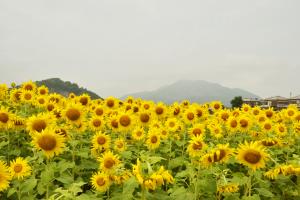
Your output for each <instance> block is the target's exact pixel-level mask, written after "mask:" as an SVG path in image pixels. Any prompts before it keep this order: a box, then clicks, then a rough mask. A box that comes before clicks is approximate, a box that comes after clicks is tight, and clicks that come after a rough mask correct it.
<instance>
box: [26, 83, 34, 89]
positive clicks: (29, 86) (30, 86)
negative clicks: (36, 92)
mask: <svg viewBox="0 0 300 200" xmlns="http://www.w3.org/2000/svg"><path fill="white" fill-rule="evenodd" d="M24 89H25V90H33V87H32V85H29V84H28V85H25V87H24Z"/></svg>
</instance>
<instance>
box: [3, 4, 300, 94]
mask: <svg viewBox="0 0 300 200" xmlns="http://www.w3.org/2000/svg"><path fill="white" fill-rule="evenodd" d="M299 9H300V1H299V0H226V1H222V0H206V1H204V0H186V1H183V0H180V1H179V0H125V1H124V0H85V1H83V0H26V1H24V0H0V82H1V83H10V82H16V83H21V82H23V81H27V80H42V79H46V78H52V77H59V78H61V79H62V80H65V81H71V82H76V83H78V84H79V85H80V86H82V87H85V88H88V89H89V90H92V91H94V92H96V93H97V94H98V95H100V96H102V97H107V96H111V95H113V96H117V97H120V96H123V95H125V94H128V93H133V92H139V91H144V90H154V89H156V88H159V87H160V86H164V85H166V84H171V83H173V82H175V81H178V80H206V81H210V82H214V83H219V84H222V85H223V86H227V87H231V88H242V89H245V90H248V91H250V92H253V93H255V94H257V95H259V96H261V97H268V96H275V95H281V96H286V97H288V96H289V95H290V92H292V95H293V96H295V95H299V94H300V87H299V85H300V78H299V74H300V23H299V19H300V12H299Z"/></svg>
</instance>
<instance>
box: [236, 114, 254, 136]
mask: <svg viewBox="0 0 300 200" xmlns="http://www.w3.org/2000/svg"><path fill="white" fill-rule="evenodd" d="M238 121H239V129H240V130H241V131H244V132H247V131H248V130H249V129H250V128H251V126H252V121H251V119H250V118H249V117H248V116H247V115H240V116H239V118H238Z"/></svg>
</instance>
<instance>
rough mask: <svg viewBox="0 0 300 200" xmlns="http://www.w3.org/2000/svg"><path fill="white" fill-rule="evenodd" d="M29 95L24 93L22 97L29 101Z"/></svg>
mask: <svg viewBox="0 0 300 200" xmlns="http://www.w3.org/2000/svg"><path fill="white" fill-rule="evenodd" d="M31 97H32V96H31V94H30V93H26V94H25V95H24V98H25V99H26V100H30V99H31Z"/></svg>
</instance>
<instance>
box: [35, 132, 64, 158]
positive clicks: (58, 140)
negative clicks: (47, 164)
mask: <svg viewBox="0 0 300 200" xmlns="http://www.w3.org/2000/svg"><path fill="white" fill-rule="evenodd" d="M32 144H33V145H34V146H35V148H37V149H38V150H42V151H43V152H44V154H45V155H46V157H47V158H52V157H54V155H59V154H61V153H62V152H63V149H64V147H65V138H64V137H63V136H62V135H59V134H56V133H55V130H54V129H50V128H48V129H45V130H42V131H41V133H39V134H34V135H33V140H32Z"/></svg>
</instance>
